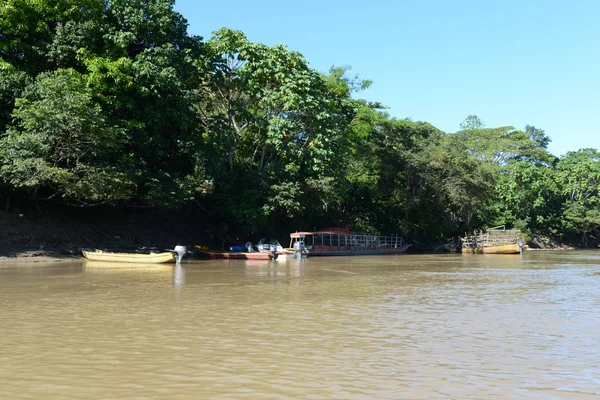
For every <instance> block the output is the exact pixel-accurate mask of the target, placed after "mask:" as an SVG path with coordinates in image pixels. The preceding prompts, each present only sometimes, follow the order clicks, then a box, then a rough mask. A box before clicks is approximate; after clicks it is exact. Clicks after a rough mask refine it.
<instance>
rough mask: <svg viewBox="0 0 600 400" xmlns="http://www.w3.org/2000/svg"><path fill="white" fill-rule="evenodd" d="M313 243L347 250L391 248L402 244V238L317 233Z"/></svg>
mask: <svg viewBox="0 0 600 400" xmlns="http://www.w3.org/2000/svg"><path fill="white" fill-rule="evenodd" d="M314 245H315V246H327V247H335V248H338V249H348V250H358V249H386V248H389V249H393V248H398V247H402V246H404V239H403V238H402V237H400V236H379V235H372V234H350V235H348V234H344V233H318V234H315V236H314Z"/></svg>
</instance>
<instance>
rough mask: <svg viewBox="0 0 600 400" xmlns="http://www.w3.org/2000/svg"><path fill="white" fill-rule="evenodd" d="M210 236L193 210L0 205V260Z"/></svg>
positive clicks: (76, 256)
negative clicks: (180, 212)
mask: <svg viewBox="0 0 600 400" xmlns="http://www.w3.org/2000/svg"><path fill="white" fill-rule="evenodd" d="M210 240H211V238H210V234H209V233H207V232H206V224H203V223H202V221H201V220H199V218H197V216H194V215H188V216H187V218H185V216H181V215H172V216H166V215H160V214H156V213H151V212H148V211H146V210H139V211H136V210H134V211H130V212H115V211H113V210H106V209H101V208H97V209H94V210H75V211H71V212H69V213H67V212H64V211H62V210H58V211H50V212H45V213H44V214H40V213H34V212H29V213H27V212H23V211H21V210H17V211H15V212H6V211H0V263H32V262H35V263H48V262H69V261H77V260H82V259H83V257H82V255H81V249H82V248H101V249H106V250H114V251H132V250H138V249H148V250H160V251H163V250H165V249H173V248H174V247H175V246H176V245H177V244H184V245H188V246H193V245H194V244H207V241H210Z"/></svg>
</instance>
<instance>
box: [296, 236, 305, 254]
mask: <svg viewBox="0 0 600 400" xmlns="http://www.w3.org/2000/svg"><path fill="white" fill-rule="evenodd" d="M305 250H306V246H305V245H304V242H303V241H301V240H300V241H298V242H296V243H294V258H302V254H303V253H304V251H305Z"/></svg>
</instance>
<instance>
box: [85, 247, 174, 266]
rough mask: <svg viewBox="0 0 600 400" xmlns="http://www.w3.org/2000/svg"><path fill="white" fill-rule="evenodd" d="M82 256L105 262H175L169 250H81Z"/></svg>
mask: <svg viewBox="0 0 600 400" xmlns="http://www.w3.org/2000/svg"><path fill="white" fill-rule="evenodd" d="M81 252H82V253H83V256H84V257H85V258H87V259H88V260H90V261H107V262H124V263H144V264H160V263H168V262H175V254H174V253H171V252H168V251H167V252H164V253H150V254H138V253H113V252H109V251H102V250H95V251H86V250H81Z"/></svg>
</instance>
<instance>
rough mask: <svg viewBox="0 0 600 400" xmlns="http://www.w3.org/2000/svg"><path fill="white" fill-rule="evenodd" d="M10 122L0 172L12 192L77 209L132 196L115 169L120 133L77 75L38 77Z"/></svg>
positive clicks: (64, 72)
mask: <svg viewBox="0 0 600 400" xmlns="http://www.w3.org/2000/svg"><path fill="white" fill-rule="evenodd" d="M13 117H14V118H15V122H14V124H12V125H10V127H9V129H8V132H7V135H6V136H5V137H4V138H3V139H1V140H0V171H1V173H2V176H3V177H4V179H5V180H7V181H8V183H10V184H11V185H12V186H13V187H15V188H22V189H26V190H29V191H32V192H33V193H34V194H36V195H37V194H39V193H38V192H40V193H43V194H44V195H46V196H56V195H60V196H63V197H64V198H66V199H67V200H69V201H77V202H78V203H79V204H94V203H98V202H107V201H114V200H119V199H126V198H128V197H129V196H131V194H132V192H133V189H134V186H133V184H132V182H131V181H130V180H129V179H128V178H127V176H126V175H125V174H124V173H122V172H120V171H119V170H118V168H116V167H115V161H117V160H118V158H115V157H114V154H115V153H118V152H119V151H120V150H121V149H120V145H121V143H122V139H123V131H122V130H121V129H118V128H117V127H114V126H111V125H110V123H109V122H108V121H107V119H106V118H105V117H104V116H103V115H102V111H101V109H100V107H99V105H98V104H97V103H95V102H94V101H93V100H92V94H91V91H90V90H89V89H88V88H87V87H86V86H85V81H84V78H83V77H82V76H81V75H80V74H79V73H77V72H75V71H73V70H57V71H56V72H54V73H47V74H42V75H39V76H38V78H37V79H36V80H35V82H33V83H32V84H31V85H29V86H28V87H27V88H26V89H25V92H24V93H23V96H22V97H21V98H19V99H18V100H17V103H16V110H15V112H14V114H13Z"/></svg>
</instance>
